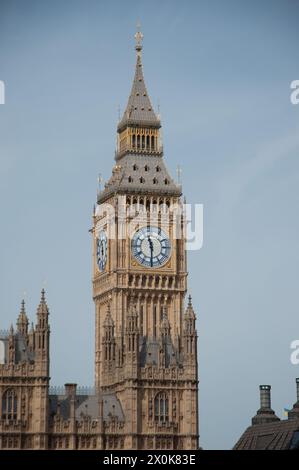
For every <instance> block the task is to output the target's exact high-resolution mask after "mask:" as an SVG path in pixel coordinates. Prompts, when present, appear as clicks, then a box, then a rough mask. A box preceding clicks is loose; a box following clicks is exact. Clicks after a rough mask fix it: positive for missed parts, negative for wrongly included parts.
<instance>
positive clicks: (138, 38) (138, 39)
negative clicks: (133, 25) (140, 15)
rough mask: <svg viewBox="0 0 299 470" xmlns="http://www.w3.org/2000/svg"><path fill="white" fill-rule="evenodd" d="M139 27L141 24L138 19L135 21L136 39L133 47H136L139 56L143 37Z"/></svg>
mask: <svg viewBox="0 0 299 470" xmlns="http://www.w3.org/2000/svg"><path fill="white" fill-rule="evenodd" d="M140 28H141V25H140V22H139V21H138V23H137V31H136V33H135V40H136V44H135V49H136V51H137V55H138V56H139V57H141V51H142V39H143V34H142V32H141V31H140Z"/></svg>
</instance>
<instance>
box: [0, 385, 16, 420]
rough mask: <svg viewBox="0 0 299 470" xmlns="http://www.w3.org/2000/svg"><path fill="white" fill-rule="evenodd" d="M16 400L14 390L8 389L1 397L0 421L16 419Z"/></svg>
mask: <svg viewBox="0 0 299 470" xmlns="http://www.w3.org/2000/svg"><path fill="white" fill-rule="evenodd" d="M17 411H18V399H17V396H16V393H15V391H14V390H12V389H9V390H6V392H5V393H4V394H3V397H2V419H17Z"/></svg>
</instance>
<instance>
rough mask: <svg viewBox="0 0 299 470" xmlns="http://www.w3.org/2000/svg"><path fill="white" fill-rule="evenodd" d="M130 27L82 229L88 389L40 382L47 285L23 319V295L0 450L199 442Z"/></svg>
mask: <svg viewBox="0 0 299 470" xmlns="http://www.w3.org/2000/svg"><path fill="white" fill-rule="evenodd" d="M135 38H136V52H137V60H136V69H135V76H134V80H133V85H132V90H131V94H130V96H129V100H128V104H127V107H126V109H125V112H124V115H123V117H122V118H121V120H120V121H119V123H118V127H117V149H116V152H115V165H114V167H113V169H112V176H111V177H110V179H109V180H108V182H107V183H106V184H105V186H104V188H103V189H102V190H101V191H99V193H98V198H97V204H96V206H95V209H94V212H93V226H92V229H91V233H92V239H93V299H94V303H95V388H94V391H93V392H90V391H87V390H83V391H82V389H81V390H79V389H78V388H77V387H76V384H66V385H65V389H64V390H58V389H53V388H51V387H50V386H49V381H50V377H49V338H50V328H49V321H48V317H49V311H48V307H47V304H46V300H45V292H44V291H42V296H41V300H40V304H39V306H38V309H37V322H36V325H35V326H33V325H32V326H31V328H30V329H29V328H28V318H27V315H26V312H25V305H24V302H23V303H22V306H21V311H20V315H19V317H18V320H17V326H16V330H14V328H13V327H11V329H10V330H9V331H7V332H0V403H1V410H0V411H1V417H0V448H1V449H11V448H17V449H21V448H26V449H57V448H58V449H59V448H62V449H197V448H198V371H197V332H196V327H195V319H196V318H195V313H194V310H193V306H192V302H191V297H190V296H189V300H188V304H187V308H186V309H185V307H184V302H185V296H186V292H187V260H186V247H185V226H186V220H185V215H184V210H183V201H182V188H181V186H180V185H179V184H177V183H176V182H175V181H174V180H173V179H172V178H171V176H170V174H169V173H168V170H167V168H166V166H165V162H164V158H163V147H162V139H161V122H160V118H159V116H158V115H157V114H156V113H155V111H154V109H153V107H152V104H151V101H150V98H149V95H148V92H147V89H146V86H145V82H144V76H143V68H142V55H141V52H142V34H141V33H140V32H137V33H136V35H135ZM178 234H179V235H180V236H178Z"/></svg>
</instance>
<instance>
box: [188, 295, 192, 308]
mask: <svg viewBox="0 0 299 470" xmlns="http://www.w3.org/2000/svg"><path fill="white" fill-rule="evenodd" d="M188 307H192V297H191V295H190V294H189V297H188Z"/></svg>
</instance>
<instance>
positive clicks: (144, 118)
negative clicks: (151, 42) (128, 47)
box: [118, 26, 161, 132]
mask: <svg viewBox="0 0 299 470" xmlns="http://www.w3.org/2000/svg"><path fill="white" fill-rule="evenodd" d="M142 39H143V34H142V32H141V31H140V26H138V29H137V32H136V34H135V40H136V45H135V49H136V51H137V60H136V68H135V76H134V80H133V85H132V89H131V94H130V96H129V100H128V104H127V107H126V109H125V112H124V115H123V117H122V119H121V121H120V122H119V124H118V132H121V131H122V130H123V129H124V128H125V127H126V126H128V125H134V124H137V125H144V126H150V127H156V128H158V129H159V128H160V127H161V124H160V120H159V119H158V117H157V116H156V114H155V112H154V110H153V107H152V104H151V100H150V98H149V96H148V93H147V89H146V85H145V81H144V77H143V71H142V60H141V51H142Z"/></svg>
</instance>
